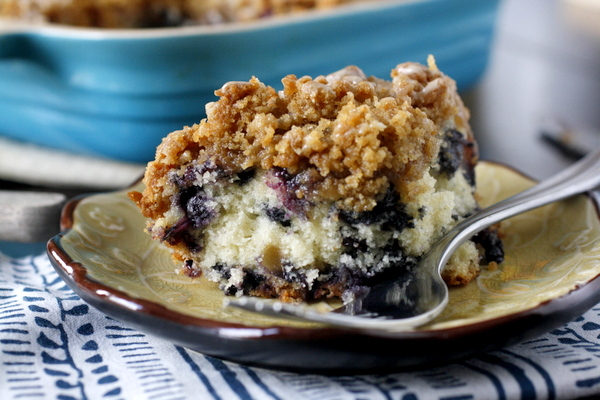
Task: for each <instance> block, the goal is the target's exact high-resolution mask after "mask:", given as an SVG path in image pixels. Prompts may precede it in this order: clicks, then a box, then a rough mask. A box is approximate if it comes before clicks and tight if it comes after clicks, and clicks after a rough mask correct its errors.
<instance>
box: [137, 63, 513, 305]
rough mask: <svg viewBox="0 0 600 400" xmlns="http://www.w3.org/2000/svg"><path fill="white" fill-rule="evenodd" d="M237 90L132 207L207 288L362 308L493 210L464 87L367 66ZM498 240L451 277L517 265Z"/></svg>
mask: <svg viewBox="0 0 600 400" xmlns="http://www.w3.org/2000/svg"><path fill="white" fill-rule="evenodd" d="M282 82H283V90H281V91H279V92H278V91H277V90H275V89H274V88H272V87H269V86H266V85H264V84H263V83H261V82H260V81H259V80H258V79H257V78H252V79H251V80H250V81H248V82H229V83H227V84H225V85H224V86H223V87H222V88H221V89H219V90H217V91H216V94H217V96H219V98H220V99H219V100H218V101H216V102H214V103H210V104H208V105H207V106H206V113H207V118H205V119H204V120H202V121H201V122H200V123H199V124H197V125H194V126H192V127H185V128H184V129H182V130H180V131H176V132H173V133H171V134H169V135H168V136H167V137H166V138H165V139H164V140H163V142H162V144H161V145H160V146H159V147H158V149H157V152H156V159H155V160H154V161H153V162H151V163H149V164H148V167H147V170H146V173H145V177H144V183H145V190H144V191H143V193H139V192H132V193H130V197H131V198H132V199H133V200H134V201H135V202H136V203H137V204H138V206H139V207H140V209H141V211H142V213H143V215H144V216H145V217H147V218H148V225H147V230H148V232H149V233H150V234H151V235H152V237H153V238H154V239H156V240H159V241H161V242H163V243H164V244H166V245H167V246H168V247H169V248H170V249H171V250H172V253H173V257H174V258H175V259H176V260H177V262H178V265H179V266H180V267H179V268H180V271H181V273H183V274H187V275H189V276H191V277H199V276H203V277H205V278H206V279H209V280H211V281H215V282H218V283H219V285H220V287H221V288H222V290H223V291H224V292H225V293H226V294H229V295H242V294H245V295H251V296H260V297H267V298H279V299H281V300H283V301H300V300H312V299H319V298H329V297H336V298H341V299H342V300H343V301H349V300H351V299H352V298H354V296H355V295H356V294H357V293H362V292H364V290H366V289H367V288H368V287H369V286H371V285H373V284H375V283H377V282H379V281H381V280H384V279H393V278H396V277H398V276H401V274H402V272H403V271H406V269H408V268H413V267H414V265H415V263H416V262H417V260H418V259H419V257H421V256H423V254H424V253H425V252H426V251H427V250H428V249H429V248H430V246H432V244H433V243H434V242H435V241H436V240H437V239H438V238H439V237H440V235H442V234H444V233H445V232H446V231H448V230H449V229H450V228H451V227H452V226H453V225H455V224H456V223H457V221H460V220H461V219H463V218H464V217H466V216H468V215H470V214H472V213H473V212H474V211H476V210H477V209H478V204H477V201H476V197H475V194H474V193H475V172H474V167H475V164H476V162H477V148H476V144H475V142H474V139H473V134H472V132H471V129H470V127H469V124H468V120H469V112H468V110H467V109H466V108H465V106H464V105H463V103H462V101H461V99H460V97H459V96H458V94H457V92H456V87H455V82H454V81H453V80H452V79H450V78H449V77H447V76H445V75H444V74H443V73H441V72H440V71H439V70H438V68H437V67H436V65H435V62H434V60H433V59H432V58H430V60H429V66H424V65H421V64H417V63H403V64H400V65H398V66H397V67H396V68H394V69H393V70H392V73H391V80H383V79H378V78H375V77H367V76H365V74H364V73H363V71H361V70H360V69H359V68H357V67H353V66H350V67H347V68H344V69H343V70H341V71H338V72H335V73H332V74H330V75H327V76H319V77H316V78H315V79H312V78H310V77H301V78H297V77H295V76H293V75H290V76H287V77H285V78H283V80H282ZM502 257H503V252H502V243H501V241H500V240H499V239H498V235H497V233H496V231H495V230H494V229H488V230H486V231H484V232H483V233H481V234H479V235H477V236H476V237H475V238H474V239H472V240H471V241H469V242H467V243H465V244H464V245H463V246H462V247H461V248H460V250H459V251H458V252H457V253H456V254H455V255H454V256H453V257H452V259H451V260H450V262H449V264H448V266H447V267H446V269H445V271H444V279H445V280H446V281H447V283H448V284H449V285H459V284H464V283H467V282H469V281H471V280H472V279H473V278H474V277H475V276H476V275H477V274H478V271H479V268H480V262H481V261H482V260H483V261H484V262H492V261H493V262H500V261H502Z"/></svg>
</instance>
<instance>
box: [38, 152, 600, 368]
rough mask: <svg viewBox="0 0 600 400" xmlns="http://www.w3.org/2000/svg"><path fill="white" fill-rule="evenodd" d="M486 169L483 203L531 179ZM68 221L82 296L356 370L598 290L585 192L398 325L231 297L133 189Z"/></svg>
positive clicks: (63, 237) (222, 338)
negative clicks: (407, 323)
mask: <svg viewBox="0 0 600 400" xmlns="http://www.w3.org/2000/svg"><path fill="white" fill-rule="evenodd" d="M477 176H478V185H479V189H478V193H479V195H480V197H481V204H482V205H483V206H485V205H489V204H492V203H494V202H496V201H499V200H501V199H503V198H505V197H507V196H509V195H512V194H514V193H517V192H519V191H521V190H523V189H525V188H527V187H529V186H531V185H532V181H531V180H529V179H527V178H525V177H523V176H522V175H520V174H518V173H517V172H515V171H513V170H512V169H510V168H507V167H504V166H500V165H497V164H491V163H484V162H482V163H480V165H479V166H478V168H477ZM140 186H141V184H138V185H136V186H135V190H140ZM62 223H63V229H64V231H63V233H62V234H60V235H59V236H57V237H55V238H54V239H52V240H51V241H50V242H49V245H48V253H49V255H50V259H51V260H52V262H53V264H54V266H55V268H56V269H57V271H58V272H59V274H60V275H61V276H62V277H63V279H65V281H66V282H67V283H68V284H69V286H70V287H71V288H72V289H73V290H74V291H75V292H77V293H78V294H79V295H80V296H81V297H82V298H83V299H84V300H86V301H88V302H89V303H90V304H92V305H94V306H95V307H97V308H99V309H100V310H102V311H104V312H105V313H107V314H108V315H110V316H112V317H114V318H117V319H119V320H122V321H123V322H125V323H129V324H130V325H132V326H134V327H136V328H138V329H140V330H142V331H145V332H149V333H152V334H155V335H158V336H161V337H164V338H165V339H167V340H170V341H172V342H174V343H177V344H180V345H183V346H186V347H189V348H191V349H194V350H198V351H200V352H203V353H205V354H208V355H213V356H217V357H221V358H225V359H229V360H233V361H238V362H243V363H248V364H254V365H261V366H265V367H275V368H285V369H294V370H311V371H313V370H326V371H332V370H335V371H343V372H349V371H350V372H354V371H364V370H371V371H372V370H374V369H377V368H406V367H418V366H424V365H428V364H431V363H436V362H449V361H453V360H457V359H460V358H463V357H467V356H471V355H474V354H477V353H480V352H483V351H486V350H489V349H493V348H498V347H500V346H505V345H508V344H511V343H515V342H518V341H520V340H523V339H526V338H530V337H532V336H535V335H538V334H540V333H543V332H546V331H548V330H550V329H553V328H555V327H557V326H560V325H562V324H564V323H566V322H568V321H569V320H571V319H573V318H575V317H577V316H578V315H580V314H581V313H583V312H584V311H586V310H587V309H589V308H591V307H592V306H594V305H595V304H596V303H597V302H598V301H600V290H599V289H600V279H596V278H597V276H598V275H599V274H600V222H599V219H598V213H597V209H596V204H595V202H594V201H593V200H592V199H590V198H588V197H586V196H578V197H575V198H572V199H569V200H567V201H563V202H560V203H556V204H552V205H550V206H546V207H543V208H540V209H538V210H534V211H532V212H529V213H526V214H523V215H521V216H518V217H514V218H512V219H510V220H508V221H505V222H504V223H503V225H502V231H503V232H504V234H505V238H504V243H505V250H506V259H505V261H504V263H502V264H501V265H500V266H498V267H497V268H494V269H484V270H483V271H482V273H481V274H480V276H479V277H478V278H477V280H475V281H474V282H472V283H470V284H468V285H466V286H464V287H460V288H453V289H451V293H450V304H449V306H448V307H447V309H446V310H445V311H444V312H443V313H442V314H441V315H440V316H439V317H438V318H437V319H435V320H434V321H433V322H432V323H431V324H429V325H427V326H425V327H423V328H421V329H419V330H417V331H413V332H401V333H381V332H375V331H360V332H359V331H353V330H344V329H339V328H332V327H328V326H324V325H318V324H312V323H311V324H308V323H303V322H295V321H289V320H285V319H276V318H270V317H263V316H259V315H256V314H253V313H249V312H245V311H241V310H237V309H232V308H224V307H223V299H224V295H223V294H222V293H221V292H220V291H219V290H218V288H217V287H216V284H214V283H211V282H206V281H205V280H203V279H191V278H188V277H186V276H181V275H178V274H177V273H176V272H175V269H176V265H175V264H174V263H173V261H172V260H171V258H170V256H169V251H168V250H167V249H166V248H164V247H163V246H162V245H160V244H159V243H157V242H154V241H152V240H150V237H149V235H147V234H146V233H145V232H144V225H145V221H144V218H143V217H142V215H141V214H140V212H139V211H138V209H137V207H136V206H135V205H134V204H133V203H132V202H131V201H130V200H129V199H128V197H127V191H120V192H115V193H108V194H99V195H93V196H88V197H85V198H82V199H79V200H77V201H74V202H71V203H70V204H69V205H67V207H66V208H65V210H64V213H63V221H62ZM319 306H320V307H329V305H327V304H321V305H319Z"/></svg>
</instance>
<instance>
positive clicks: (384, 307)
mask: <svg viewBox="0 0 600 400" xmlns="http://www.w3.org/2000/svg"><path fill="white" fill-rule="evenodd" d="M599 186H600V149H598V150H596V151H593V152H591V153H590V154H588V155H587V156H586V157H585V158H583V159H582V160H580V161H578V162H577V163H575V164H573V165H571V166H570V167H568V168H566V169H565V170H563V171H562V172H560V173H558V174H556V175H554V176H553V177H551V178H549V179H547V180H544V181H543V182H541V183H539V184H537V185H535V186H533V187H531V188H529V189H527V190H524V191H522V192H520V193H518V194H516V195H514V196H512V197H509V198H507V199H505V200H503V201H500V202H498V203H496V204H494V205H492V206H490V207H487V208H485V209H482V210H480V211H478V212H476V213H475V214H473V215H471V216H470V217H469V218H466V219H464V220H463V221H462V222H460V223H459V224H457V225H456V226H455V227H454V228H453V229H452V230H450V231H449V232H448V233H447V234H446V235H445V236H444V237H442V238H441V239H440V240H439V241H438V242H437V244H436V245H434V246H433V247H432V248H431V250H430V251H429V252H428V253H427V254H426V255H425V256H424V257H423V258H422V259H421V260H420V261H419V263H418V264H417V265H416V267H414V268H413V269H412V270H411V271H409V273H407V274H406V275H402V277H401V279H398V280H395V281H390V282H387V283H382V284H380V285H376V286H374V287H372V288H371V289H370V290H369V292H368V293H367V294H366V295H364V296H362V297H360V298H357V299H355V300H353V301H351V302H349V303H348V304H345V305H343V306H342V307H340V308H337V309H335V310H333V311H329V312H327V311H325V312H321V311H318V310H317V309H316V308H314V307H309V306H308V305H306V304H290V303H283V302H280V301H277V300H266V299H260V298H254V297H247V296H243V297H240V298H237V299H227V300H226V304H227V305H229V306H233V307H238V308H242V309H245V310H249V311H253V312H258V313H261V314H265V315H271V316H279V317H289V318H294V319H301V320H306V321H313V322H321V323H325V324H330V325H335V326H340V327H345V328H356V329H366V330H382V331H392V332H398V331H406V330H412V329H414V328H416V327H419V326H421V325H424V324H426V323H428V322H430V321H431V320H433V319H434V318H435V317H436V316H438V315H439V314H440V313H441V312H442V310H443V309H444V308H445V307H446V305H447V304H448V287H447V286H446V284H445V283H444V281H443V280H442V278H441V272H442V270H443V268H444V266H445V265H446V263H447V262H448V260H449V258H450V256H451V255H452V253H454V251H455V250H456V249H457V248H458V247H459V246H460V245H461V244H462V243H464V242H465V241H466V240H468V239H469V238H470V237H471V236H473V235H474V234H476V233H477V232H479V231H481V230H483V229H485V228H487V227H489V226H491V225H494V224H496V223H498V222H500V221H503V220H505V219H507V218H510V217H513V216H515V215H518V214H521V213H524V212H526V211H530V210H532V209H535V208H538V207H541V206H544V205H546V204H550V203H553V202H556V201H559V200H563V199H566V198H568V197H571V196H573V195H576V194H580V193H584V192H587V191H591V190H593V189H595V188H597V187H599Z"/></svg>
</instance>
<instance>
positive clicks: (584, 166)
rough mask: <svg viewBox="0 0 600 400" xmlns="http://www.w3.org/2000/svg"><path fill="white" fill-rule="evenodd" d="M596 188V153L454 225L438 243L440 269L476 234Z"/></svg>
mask: <svg viewBox="0 0 600 400" xmlns="http://www.w3.org/2000/svg"><path fill="white" fill-rule="evenodd" d="M599 186H600V149H597V150H595V151H593V152H591V153H589V154H588V155H587V156H586V157H584V158H583V159H581V160H580V161H578V162H576V163H575V164H572V165H571V166H569V167H568V168H566V169H564V170H563V171H561V172H559V173H558V174H556V175H554V176H552V177H550V178H548V179H546V180H544V181H542V182H540V183H539V184H537V185H535V186H532V187H531V188H529V189H526V190H524V191H522V192H520V193H518V194H516V195H514V196H512V197H509V198H507V199H504V200H502V201H500V202H498V203H496V204H493V205H492V206H490V207H486V208H484V209H482V210H480V211H478V212H476V213H475V214H473V215H471V216H470V217H468V218H466V219H464V220H463V221H461V222H460V223H458V224H457V225H456V226H455V227H454V228H453V229H452V230H451V231H450V232H449V233H448V235H446V236H445V237H444V238H443V239H442V240H444V241H445V242H446V245H445V246H444V247H443V253H442V256H441V262H440V269H442V268H443V266H445V265H446V263H447V262H448V259H450V256H451V255H452V253H454V251H455V250H456V249H457V248H458V247H459V246H460V245H461V244H462V243H464V242H465V241H466V240H467V239H469V238H470V237H471V236H473V235H474V234H476V233H477V232H479V231H481V230H483V229H485V228H487V227H490V226H492V225H494V224H496V223H498V222H500V221H503V220H505V219H507V218H510V217H514V216H515V215H519V214H522V213H524V212H527V211H530V210H533V209H535V208H538V207H541V206H544V205H547V204H550V203H553V202H555V201H559V200H563V199H566V198H568V197H571V196H574V195H576V194H581V193H584V192H588V191H591V190H593V189H595V188H597V187H599Z"/></svg>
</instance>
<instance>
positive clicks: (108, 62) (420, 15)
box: [0, 0, 499, 162]
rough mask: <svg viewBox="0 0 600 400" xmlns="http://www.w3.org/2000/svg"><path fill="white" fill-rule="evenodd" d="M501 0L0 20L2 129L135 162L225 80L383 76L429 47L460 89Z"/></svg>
mask: <svg viewBox="0 0 600 400" xmlns="http://www.w3.org/2000/svg"><path fill="white" fill-rule="evenodd" d="M498 3H499V0H408V1H407V0H404V1H401V0H395V1H385V0H382V1H366V2H360V3H353V4H351V5H348V6H340V7H338V8H336V9H333V10H328V11H317V12H309V13H305V14H302V15H294V16H286V17H273V18H271V19H265V20H260V21H255V22H246V23H230V24H222V25H214V26H184V27H178V28H155V29H118V30H109V29H98V28H78V27H68V26H59V25H53V24H24V23H18V22H14V21H9V20H2V21H0V135H4V136H6V137H9V138H12V139H17V140H21V141H25V142H32V143H36V144H39V145H45V146H51V147H55V148H59V149H63V150H67V151H71V152H76V153H78V154H90V155H95V156H103V157H108V158H113V159H118V160H125V161H133V162H145V161H148V160H150V159H152V158H153V157H154V152H155V149H156V146H157V145H158V144H159V143H160V140H161V139H162V138H163V137H164V136H166V134H168V133H169V132H171V131H173V130H176V129H180V128H182V127H183V126H185V125H191V124H194V123H197V122H199V121H200V119H201V118H203V117H204V115H205V113H204V106H205V104H206V103H207V102H211V101H214V100H216V97H215V95H214V91H215V90H216V89H218V88H220V87H221V86H222V85H223V84H224V83H225V82H227V81H232V80H248V79H250V78H251V77H252V76H256V77H258V78H259V79H260V80H261V81H263V82H265V83H267V84H269V85H273V86H275V87H276V88H279V87H280V86H281V82H280V80H281V78H283V77H284V76H285V75H288V74H295V75H297V76H302V75H310V76H313V77H314V76H317V75H322V74H328V73H331V72H334V71H336V70H338V69H341V68H343V67H345V66H347V65H357V66H359V67H360V68H362V69H363V70H364V71H365V73H367V74H368V75H375V76H379V77H382V78H387V77H389V73H390V71H391V69H392V68H394V67H395V66H396V65H397V64H399V63H401V62H405V61H417V62H422V63H425V62H426V59H427V56H428V55H429V54H433V55H434V56H435V58H436V60H437V64H438V66H439V67H440V69H441V70H442V71H444V72H445V73H446V74H448V75H449V76H451V77H452V78H454V79H455V80H456V81H457V84H458V87H459V90H466V89H467V88H469V87H470V86H472V85H473V84H474V83H476V82H477V81H478V79H480V77H481V76H482V74H483V72H484V70H485V67H486V63H487V60H488V55H489V51H490V47H491V44H492V41H493V33H494V25H495V21H496V15H497V11H498V10H497V9H498V5H499V4H498Z"/></svg>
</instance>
